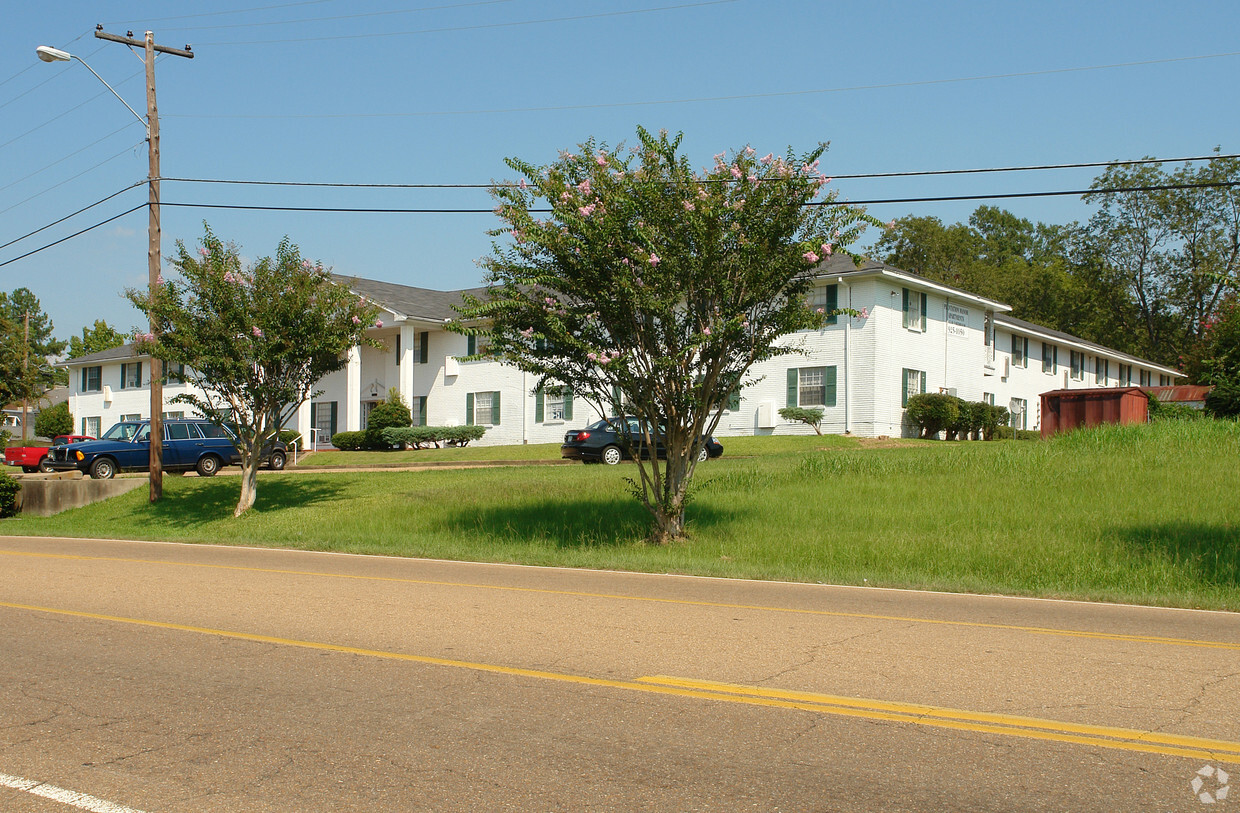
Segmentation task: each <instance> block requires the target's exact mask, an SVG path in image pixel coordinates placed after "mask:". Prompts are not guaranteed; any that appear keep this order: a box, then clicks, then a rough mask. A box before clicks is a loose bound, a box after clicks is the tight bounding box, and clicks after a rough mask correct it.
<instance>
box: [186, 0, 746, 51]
mask: <svg viewBox="0 0 1240 813" xmlns="http://www.w3.org/2000/svg"><path fill="white" fill-rule="evenodd" d="M736 2H739V0H702V1H701V2H697V3H682V4H680V5H674V6H656V7H654V8H638V9H629V10H627V11H605V12H600V13H598V14H577V15H573V16H566V17H546V18H543V19H540V20H517V21H515V22H509V23H480V24H478V25H461V26H450V27H446V28H422V29H417V30H414V31H381V32H378V33H374V34H335V35H332V36H328V37H297V38H292V39H282V40H245V41H233V42H200V43H198V44H199V45H277V44H283V43H290V42H328V41H333V40H360V39H374V38H378V37H403V36H409V35H413V34H447V33H452V32H457V31H481V30H485V29H490V28H512V27H515V26H523V25H543V24H545V23H566V22H576V21H578V20H597V19H604V18H609V17H625V16H629V15H633V14H648V13H650V12H654V11H675V10H678V9H686V8H700V7H702V6H719V5H723V4H725V3H736Z"/></svg>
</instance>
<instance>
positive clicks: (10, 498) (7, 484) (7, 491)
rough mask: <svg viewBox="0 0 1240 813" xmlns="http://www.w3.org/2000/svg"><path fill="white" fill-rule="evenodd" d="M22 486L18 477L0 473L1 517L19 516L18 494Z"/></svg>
mask: <svg viewBox="0 0 1240 813" xmlns="http://www.w3.org/2000/svg"><path fill="white" fill-rule="evenodd" d="M21 490H22V484H21V483H19V482H18V481H17V478H16V477H10V476H8V475H7V474H5V473H4V472H0V517H11V516H15V515H16V514H17V492H19V491H21Z"/></svg>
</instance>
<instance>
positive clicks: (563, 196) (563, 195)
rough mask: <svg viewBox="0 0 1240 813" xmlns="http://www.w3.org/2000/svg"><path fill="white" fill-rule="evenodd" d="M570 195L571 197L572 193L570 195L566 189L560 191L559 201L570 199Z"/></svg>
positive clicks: (563, 201)
mask: <svg viewBox="0 0 1240 813" xmlns="http://www.w3.org/2000/svg"><path fill="white" fill-rule="evenodd" d="M572 197H573V196H572V195H570V194H569V193H568V192H567V190H566V191H564V192H561V193H560V202H561V203H566V202H568V201H570V200H572Z"/></svg>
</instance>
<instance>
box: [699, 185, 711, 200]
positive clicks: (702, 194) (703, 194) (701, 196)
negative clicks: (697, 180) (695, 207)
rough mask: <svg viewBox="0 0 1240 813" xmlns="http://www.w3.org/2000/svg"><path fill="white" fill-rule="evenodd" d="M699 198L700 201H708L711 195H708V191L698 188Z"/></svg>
mask: <svg viewBox="0 0 1240 813" xmlns="http://www.w3.org/2000/svg"><path fill="white" fill-rule="evenodd" d="M697 196H698V200H706V199H707V198H709V197H710V195H708V194H706V190H705V189H702V188H701V187H699V188H698V195H697Z"/></svg>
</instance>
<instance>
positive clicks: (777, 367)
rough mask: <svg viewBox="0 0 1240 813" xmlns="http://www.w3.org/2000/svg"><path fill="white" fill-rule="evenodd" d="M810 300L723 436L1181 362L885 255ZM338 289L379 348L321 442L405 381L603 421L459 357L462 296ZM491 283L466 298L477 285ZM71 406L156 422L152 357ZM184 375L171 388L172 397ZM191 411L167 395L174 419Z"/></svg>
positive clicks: (829, 273)
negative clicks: (905, 267) (794, 412)
mask: <svg viewBox="0 0 1240 813" xmlns="http://www.w3.org/2000/svg"><path fill="white" fill-rule="evenodd" d="M817 273H818V278H817V282H816V286H815V290H814V292H813V295H812V297H813V298H812V304H814V305H815V306H816V307H823V308H825V309H826V310H828V311H829V310H832V309H835V308H837V307H839V308H850V309H853V310H856V311H857V312H858V314H859V315H857V316H848V315H839V316H837V317H835V318H834V319H832V320H830V324H828V325H826V326H825V327H823V328H821V329H819V330H813V331H803V332H800V333H795V334H790V335H788V336H786V337H784V339H783V340H782V343H784V344H785V345H787V346H790V347H794V348H796V349H797V351H798V352H797V353H793V354H789V355H786V356H781V357H778V358H775V359H772V360H771V361H768V362H764V363H762V364H760V365H757V366H755V367H754V368H753V369H752V371H751V372H752V377H753V378H756V379H758V380H757V381H756V382H755V383H753V384H751V385H750V386H747V387H745V388H744V389H743V390H742V391H741V393H740V395H739V398H735V397H734V398H733V399H732V400H731V401H730V402H729V403H728V404H727V409H726V410H725V411H724V414H723V416H722V419H721V420H720V422H719V427H718V430H717V432H716V434H718V435H720V436H729V435H754V434H792V433H805V432H812V431H813V430H812V429H810V428H809V427H807V426H805V425H804V424H801V423H797V422H789V421H785V420H783V419H782V418H780V416H779V409H780V408H782V407H785V406H803V407H822V409H823V411H824V415H823V421H822V424H821V428H822V431H823V432H827V433H835V434H839V433H850V434H854V435H858V436H862V437H878V436H892V437H899V436H910V435H913V434H915V430H914V429H913V428H912V427H909V426H907V425H906V424H905V422H904V404H905V402H906V401H907V398H908V396H909V395H912V394H915V393H919V392H948V393H953V394H955V395H958V396H959V397H961V398H964V399H965V400H968V401H986V402H989V403H994V404H998V405H1001V406H1007V407H1008V408H1009V409H1010V410H1011V412H1012V423H1013V425H1014V426H1015V427H1017V428H1020V429H1030V430H1036V429H1039V428H1040V425H1041V416H1040V415H1039V414H1038V413H1039V409H1040V398H1039V396H1040V395H1041V394H1042V393H1044V392H1048V391H1051V390H1059V389H1077V388H1092V387H1107V386H1115V387H1119V386H1138V385H1141V386H1146V385H1150V386H1166V385H1170V384H1174V383H1175V381H1176V379H1179V378H1182V373H1180V372H1179V371H1177V370H1174V369H1171V368H1168V367H1164V366H1161V365H1158V364H1154V363H1153V362H1150V361H1146V360H1143V359H1139V358H1136V357H1134V356H1130V355H1127V354H1125V353H1120V352H1118V351H1116V350H1111V349H1109V348H1106V347H1103V346H1101V345H1097V344H1094V343H1092V342H1088V341H1085V340H1084V339H1079V338H1076V337H1074V336H1070V335H1068V334H1065V333H1060V332H1058V331H1053V330H1050V329H1048V328H1044V327H1040V326H1038V325H1035V324H1032V323H1029V322H1024V321H1022V320H1020V319H1015V318H1013V317H1011V316H1010V315H1009V313H1010V311H1011V308H1010V307H1009V306H1008V305H1005V304H1003V303H1001V302H995V301H992V300H988V299H985V298H983V297H979V296H976V295H974V294H971V293H968V292H967V291H962V290H959V289H956V288H952V287H949V286H946V285H941V284H939V283H935V282H931V281H929V280H926V279H923V278H921V277H919V276H917V275H915V274H910V273H908V272H905V271H901V270H899V269H896V268H893V267H891V266H888V265H885V264H883V263H878V262H865V263H863V264H862V265H861V266H860V267H856V266H854V264H853V262H852V260H851V259H849V258H848V257H833V258H831V259H829V260H826V261H824V262H823V263H821V264H820V265H819V266H818V269H817ZM341 282H342V283H343V284H348V285H349V286H350V288H351V289H352V290H353V291H354V292H356V293H358V294H360V295H362V296H365V297H367V298H368V299H370V300H371V301H372V302H375V303H376V304H378V305H379V306H380V308H381V309H382V310H383V311H384V312H383V314H382V322H383V327H381V328H374V329H372V330H371V331H370V335H371V336H372V337H373V338H375V339H377V340H378V341H379V342H381V343H382V345H383V347H384V349H383V350H376V349H374V348H370V347H361V348H357V347H355V348H353V349H352V350H351V351H350V352H349V357H348V363H347V364H346V366H345V367H344V369H342V370H340V371H338V372H336V373H332V374H331V375H328V376H326V377H325V378H323V379H322V380H321V381H320V382H319V384H318V386H317V387H316V388H315V389H316V390H321V391H322V392H321V394H318V395H316V396H314V397H313V398H312V399H311V400H310V401H308V402H307V403H305V404H303V405H301V407H300V409H299V410H298V412H297V416H296V419H295V421H294V428H296V429H298V430H299V431H300V432H301V433H302V434H303V436H305V437H306V438H308V439H309V438H311V437H316V438H317V440H318V443H319V445H320V446H322V445H326V444H327V443H329V442H330V438H331V435H333V434H335V433H336V432H341V431H356V430H360V429H364V428H365V426H366V419H367V416H368V415H369V413H370V409H371V408H373V406H374V405H375V404H377V403H380V402H382V401H383V400H384V399H385V398H386V397H387V392H388V390H389V388H392V387H395V388H396V389H398V390H399V391H400V393H401V395H402V396H403V397H404V399H405V402H406V403H407V404H409V405H410V406H411V408H412V411H413V416H414V422H415V423H417V424H426V425H431V426H452V425H461V424H467V423H471V424H480V425H484V426H486V427H488V429H487V433H486V435H485V436H484V437H483V439H482V440H481V441H478V443H479V444H480V445H503V444H518V443H552V442H556V441H559V440H560V439H561V438H562V437H563V435H564V432H565V431H566V430H567V429H571V428H573V427H577V426H583V425H585V424H587V423H589V422H592V421H594V420H596V419H597V418H598V417H601V416H599V415H597V414H596V413H595V412H594V411H593V410H592V409H590V408H589V407H588V406H587V405H586V404H585V403H584V402H583V401H581V399H573V397H572V395H571V394H567V395H563V396H561V395H552V394H549V393H543V392H535V391H534V390H533V389H532V387H533V377H531V376H529V375H526V374H524V373H522V372H520V371H519V370H516V369H514V368H512V367H510V366H507V365H505V364H502V363H500V362H496V361H460V360H459V359H460V358H461V357H464V356H467V355H471V354H472V353H473V350H474V348H473V338H472V337H466V336H461V335H459V334H456V333H451V332H449V331H447V330H446V325H447V323H448V322H450V321H451V320H453V319H454V318H455V317H456V316H457V314H456V312H455V311H453V310H452V305H453V304H456V303H459V302H460V301H461V295H462V293H465V292H464V291H435V290H430V289H425V288H415V287H411V286H406V285H397V284H393V283H385V282H377V281H373V280H365V279H349V280H345V279H343V278H341ZM483 292H484V289H480V288H475V289H471V290H470V291H469V293H473V294H476V295H481V294H482V293H483ZM66 366H67V367H68V368H69V371H70V396H69V409H70V411H71V413H72V414H73V415H74V418H75V420H76V421H77V423H78V425H79V427H78V428H79V429H80V430H81V431H82V432H83V433H85V434H93V435H96V436H97V435H98V434H99V432H100V431H101V430H106V429H107V428H108V427H109V426H111V425H112V424H113V423H115V422H116V421H119V420H121V419H123V418H132V417H140V418H145V417H148V414H147V413H149V411H150V392H149V389H147V385H148V381H147V378H146V377H145V376H147V375H149V370H150V366H149V359H147V358H145V357H144V356H140V355H136V354H135V350H134V346H133V345H126V346H124V347H119V348H114V349H112V350H105V351H103V352H100V353H94V354H91V355H89V356H83V357H81V358H77V359H71V360H69V361H68V362H66ZM187 386H188V385H186V384H183V383H180V382H178V381H176V380H175V379H173V380H170V381H169V383H168V384H166V385H165V387H164V397H165V403H167V402H168V401H170V400H171V399H172V398H173V397H174V396H175V395H177V394H178V393H179V392H183V391H184V389H185V387H187ZM185 409H186V408H185V407H183V406H180V405H170V406H169V407H167V408H166V410H167V411H166V412H165V415H168V416H179V415H181V414H183V411H184V410H185Z"/></svg>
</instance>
